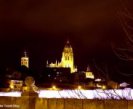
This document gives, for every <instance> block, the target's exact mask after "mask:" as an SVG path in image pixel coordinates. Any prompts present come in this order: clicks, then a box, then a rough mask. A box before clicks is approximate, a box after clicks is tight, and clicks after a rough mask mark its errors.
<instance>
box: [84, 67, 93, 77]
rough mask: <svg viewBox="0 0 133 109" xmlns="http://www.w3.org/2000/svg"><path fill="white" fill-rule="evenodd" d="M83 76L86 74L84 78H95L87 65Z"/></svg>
mask: <svg viewBox="0 0 133 109" xmlns="http://www.w3.org/2000/svg"><path fill="white" fill-rule="evenodd" d="M85 76H86V78H89V79H94V78H95V77H94V74H93V72H91V71H90V68H89V67H87V71H86V72H85Z"/></svg>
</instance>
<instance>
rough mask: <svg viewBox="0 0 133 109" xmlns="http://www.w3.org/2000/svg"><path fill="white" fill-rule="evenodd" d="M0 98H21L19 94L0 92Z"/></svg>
mask: <svg viewBox="0 0 133 109" xmlns="http://www.w3.org/2000/svg"><path fill="white" fill-rule="evenodd" d="M0 96H6V97H21V92H0Z"/></svg>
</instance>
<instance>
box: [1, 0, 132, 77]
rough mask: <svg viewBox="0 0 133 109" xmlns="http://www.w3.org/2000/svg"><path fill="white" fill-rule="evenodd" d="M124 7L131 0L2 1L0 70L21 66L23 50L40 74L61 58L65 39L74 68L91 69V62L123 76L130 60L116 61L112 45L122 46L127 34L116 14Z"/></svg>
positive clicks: (130, 5)
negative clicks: (118, 67)
mask: <svg viewBox="0 0 133 109" xmlns="http://www.w3.org/2000/svg"><path fill="white" fill-rule="evenodd" d="M123 4H125V6H127V7H128V8H129V9H130V10H132V1H129V0H123V1H121V0H102V1H99V0H88V1H77V0H74V1H71V0H65V1H61V0H56V2H55V1H54V0H49V1H46V0H38V1H34V2H33V1H31V0H23V1H0V7H1V11H0V13H1V15H0V16H1V17H0V67H2V68H3V66H4V67H16V66H18V65H20V58H21V56H22V54H23V51H24V50H26V51H27V52H28V54H29V57H30V67H31V68H33V69H35V70H37V71H40V69H42V68H43V67H44V66H45V64H46V61H47V60H49V61H54V60H56V58H58V59H60V57H61V52H62V49H63V47H64V45H65V42H66V40H67V39H69V40H70V42H71V45H72V46H73V50H74V55H75V65H77V66H78V67H81V68H82V69H84V70H85V68H86V67H87V65H88V64H89V65H90V66H93V68H95V67H94V62H93V60H95V62H96V63H98V64H100V65H101V64H103V63H105V65H107V66H109V69H112V68H111V67H114V66H115V65H116V64H118V66H120V67H122V68H123V69H122V72H124V73H126V72H127V71H130V72H132V71H131V70H130V69H131V68H132V62H130V63H128V64H127V63H126V62H125V61H121V60H120V59H118V58H117V57H116V56H115V55H114V53H113V52H112V49H111V47H110V42H111V41H113V42H115V43H116V42H117V44H119V43H122V38H121V37H122V36H124V35H125V34H124V32H123V30H122V28H121V25H120V21H119V16H118V13H117V11H118V10H119V9H122V6H123ZM127 66H128V67H127ZM130 67H131V68H130ZM109 73H111V75H114V74H115V73H116V72H115V71H111V70H110V71H109ZM113 73H114V74H113ZM118 75H119V74H118Z"/></svg>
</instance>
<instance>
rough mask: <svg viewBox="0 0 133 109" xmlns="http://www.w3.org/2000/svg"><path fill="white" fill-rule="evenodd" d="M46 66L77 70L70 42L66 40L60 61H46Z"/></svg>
mask: <svg viewBox="0 0 133 109" xmlns="http://www.w3.org/2000/svg"><path fill="white" fill-rule="evenodd" d="M47 67H50V68H70V72H71V73H74V72H77V68H76V67H75V65H74V53H73V49H72V46H71V45H70V42H69V41H67V42H66V45H65V47H64V49H63V52H62V57H61V62H58V61H56V62H55V63H50V64H49V63H48V62H47Z"/></svg>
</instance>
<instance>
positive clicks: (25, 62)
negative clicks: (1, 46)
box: [21, 52, 29, 68]
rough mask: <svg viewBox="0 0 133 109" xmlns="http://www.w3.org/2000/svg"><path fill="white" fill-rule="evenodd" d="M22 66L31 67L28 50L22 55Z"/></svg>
mask: <svg viewBox="0 0 133 109" xmlns="http://www.w3.org/2000/svg"><path fill="white" fill-rule="evenodd" d="M21 66H25V67H27V68H29V57H28V56H27V52H24V56H23V57H21Z"/></svg>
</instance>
